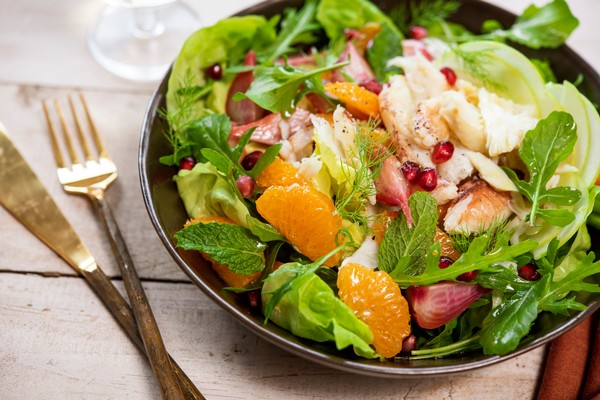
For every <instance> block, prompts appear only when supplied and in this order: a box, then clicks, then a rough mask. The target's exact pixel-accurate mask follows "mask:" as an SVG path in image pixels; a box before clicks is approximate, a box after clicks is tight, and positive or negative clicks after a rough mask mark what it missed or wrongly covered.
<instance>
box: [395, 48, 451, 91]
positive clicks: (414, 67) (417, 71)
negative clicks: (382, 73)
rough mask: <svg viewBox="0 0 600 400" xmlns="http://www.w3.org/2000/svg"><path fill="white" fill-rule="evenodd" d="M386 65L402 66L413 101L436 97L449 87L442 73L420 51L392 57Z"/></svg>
mask: <svg viewBox="0 0 600 400" xmlns="http://www.w3.org/2000/svg"><path fill="white" fill-rule="evenodd" d="M388 65H391V66H396V67H400V68H402V70H403V71H404V76H405V77H406V80H407V82H408V86H409V88H410V92H411V94H412V98H413V100H414V101H415V103H419V102H421V101H423V100H427V99H431V98H433V97H437V96H439V95H440V94H442V92H444V91H446V90H448V89H449V88H450V87H449V85H448V82H447V81H446V77H445V76H444V74H442V73H441V72H440V70H439V69H438V68H437V67H436V66H435V65H434V64H433V63H432V62H431V61H429V60H428V59H427V58H425V56H423V54H421V52H417V53H416V54H415V55H414V56H411V57H395V58H392V59H391V60H390V61H389V62H388Z"/></svg>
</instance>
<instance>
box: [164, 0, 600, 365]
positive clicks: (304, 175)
mask: <svg viewBox="0 0 600 400" xmlns="http://www.w3.org/2000/svg"><path fill="white" fill-rule="evenodd" d="M459 8H460V3H459V2H456V1H441V0H428V1H422V2H401V3H399V5H398V6H397V7H396V8H395V9H393V10H387V11H386V12H384V11H382V10H380V9H379V8H378V7H377V6H376V5H374V4H373V3H371V2H369V1H368V0H344V1H341V0H308V1H306V2H305V4H304V5H303V7H302V8H300V9H297V10H296V9H288V10H285V12H284V13H283V14H282V15H277V16H275V17H272V18H270V19H267V18H265V17H264V16H259V15H249V16H242V17H232V18H228V19H225V20H222V21H220V22H218V23H217V24H215V25H214V26H211V27H207V28H203V29H201V30H199V31H197V32H195V33H194V34H193V35H192V36H191V37H190V38H189V39H188V40H187V41H186V43H185V45H184V46H183V48H182V50H181V52H180V54H179V56H178V58H177V59H176V61H175V63H174V65H173V69H172V72H171V75H170V78H169V82H168V91H167V95H166V103H167V106H166V109H165V110H163V112H162V115H163V117H164V118H165V119H166V121H167V122H168V127H169V128H168V131H167V132H166V133H165V134H166V137H167V138H168V140H169V142H170V144H171V145H172V149H171V152H170V153H169V154H167V155H165V156H164V157H162V158H161V162H162V163H164V164H166V165H170V166H174V167H176V168H177V173H176V174H175V176H174V181H175V182H176V185H177V189H178V192H179V194H180V197H181V199H182V202H183V204H184V206H185V209H186V211H187V213H188V215H189V221H188V222H187V223H186V225H185V226H184V227H182V229H181V230H180V231H179V232H177V233H176V234H175V240H176V242H177V246H178V247H180V248H182V249H184V250H189V251H199V252H200V253H201V254H202V256H203V257H204V258H205V259H206V260H207V261H208V265H209V266H207V267H206V268H210V265H211V266H212V268H213V269H214V270H215V271H216V273H217V274H218V275H219V276H220V277H221V278H222V279H223V281H224V282H225V286H226V289H225V290H231V291H234V292H236V293H238V295H239V296H240V297H241V298H243V299H245V301H248V302H249V303H250V305H251V306H252V307H253V308H254V309H255V310H256V312H257V313H262V315H263V316H264V319H265V323H267V322H268V321H272V322H273V323H275V324H277V325H279V326H281V327H283V328H285V329H287V330H289V331H291V332H292V333H293V334H294V335H297V336H299V337H302V338H306V339H311V340H314V341H318V342H326V341H328V342H333V343H334V344H335V346H336V347H337V349H339V350H342V349H347V350H346V351H353V352H354V353H355V354H356V355H357V356H359V357H365V358H379V359H382V360H383V359H389V358H410V359H421V358H434V357H444V356H450V355H452V354H459V353H463V352H467V351H482V352H483V353H484V354H487V355H492V354H495V355H503V354H506V353H509V352H511V351H513V350H514V349H515V348H516V347H517V346H518V345H519V343H521V341H523V340H527V335H528V334H529V333H530V332H531V330H532V327H533V326H534V325H535V324H536V321H537V320H538V318H543V315H544V314H548V313H553V314H562V315H570V313H573V312H578V311H581V310H584V309H585V308H586V306H585V305H584V304H582V302H580V300H578V297H577V293H578V292H600V286H599V285H598V284H597V283H595V282H597V280H598V277H597V275H598V274H600V262H596V261H595V255H594V254H593V253H592V252H590V247H591V242H590V236H589V234H588V228H587V226H586V220H587V219H588V217H589V216H590V214H593V215H592V216H591V217H590V221H593V220H594V218H596V217H595V212H594V204H595V199H596V196H597V194H598V187H597V186H595V183H596V179H597V178H598V174H599V173H600V153H598V151H594V149H598V148H600V117H599V116H598V112H597V110H596V107H595V105H594V104H592V103H591V102H590V100H588V99H587V98H586V97H585V96H584V95H583V94H581V93H580V91H579V90H578V85H579V84H580V83H581V82H569V81H564V82H557V81H556V78H555V76H554V73H553V71H552V65H551V64H550V63H549V62H548V61H547V60H543V59H535V58H528V57H527V56H526V55H524V54H523V53H522V52H520V51H519V50H517V49H516V48H514V47H513V45H514V44H518V45H519V48H521V49H522V48H524V47H529V48H533V49H540V48H556V47H558V46H560V45H562V44H563V43H564V41H565V40H566V39H567V38H568V36H569V35H570V33H571V32H572V31H573V30H574V29H575V28H576V27H577V25H578V20H577V19H576V18H575V17H574V16H573V15H572V14H571V11H570V10H569V7H568V5H567V4H566V2H565V1H564V0H553V1H551V2H550V3H548V4H546V5H545V6H542V7H536V6H533V5H532V6H530V7H529V8H527V9H526V10H525V11H524V13H523V14H522V15H521V16H519V17H518V18H517V19H516V21H515V23H514V24H513V25H512V26H511V27H503V26H502V25H500V23H499V22H497V21H486V22H485V23H484V24H483V26H482V27H481V32H480V33H473V32H470V31H468V30H467V29H466V28H465V27H464V26H462V25H459V24H457V23H454V22H451V21H450V20H449V19H448V18H450V17H451V16H452V15H453V14H454V13H456V12H460V10H459ZM597 211H598V213H599V214H600V208H599V209H598V210H597ZM594 279H595V281H594Z"/></svg>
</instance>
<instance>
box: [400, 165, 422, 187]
mask: <svg viewBox="0 0 600 400" xmlns="http://www.w3.org/2000/svg"><path fill="white" fill-rule="evenodd" d="M420 172H421V166H420V165H419V164H417V163H416V162H413V161H406V162H405V163H404V164H402V174H403V175H404V177H405V178H406V180H407V181H408V183H415V182H416V181H417V178H418V176H419V173H420Z"/></svg>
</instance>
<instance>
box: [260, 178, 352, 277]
mask: <svg viewBox="0 0 600 400" xmlns="http://www.w3.org/2000/svg"><path fill="white" fill-rule="evenodd" d="M256 210H257V211H258V213H259V214H260V215H261V216H262V217H263V218H264V219H266V220H267V221H268V222H269V223H270V224H271V225H273V226H274V227H275V229H277V230H278V231H279V232H280V233H281V234H282V235H283V236H285V237H286V239H287V240H289V241H290V242H291V243H292V244H293V245H294V246H295V247H296V248H297V249H298V251H299V252H300V253H302V254H304V255H305V256H307V257H308V258H310V259H311V260H313V261H314V260H316V259H318V258H319V257H321V256H324V255H325V254H327V253H329V252H330V251H332V250H334V249H335V248H336V247H337V243H336V238H337V237H338V232H339V230H340V229H341V228H342V217H340V215H339V214H338V213H337V211H336V209H335V206H334V204H333V201H332V200H331V199H330V198H329V197H328V196H326V195H325V194H323V193H321V192H319V191H318V190H317V189H315V188H314V187H313V186H310V185H307V186H302V185H299V184H293V185H291V186H288V187H284V186H271V187H269V188H268V189H266V190H265V192H264V193H263V194H262V196H260V197H259V198H258V200H256ZM340 256H341V254H340V252H338V253H336V254H335V255H334V256H332V257H330V258H329V259H328V260H327V261H326V262H325V265H327V266H329V267H333V266H335V265H337V264H338V263H339V260H340Z"/></svg>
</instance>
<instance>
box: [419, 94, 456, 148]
mask: <svg viewBox="0 0 600 400" xmlns="http://www.w3.org/2000/svg"><path fill="white" fill-rule="evenodd" d="M414 123H415V124H414V132H415V134H414V135H413V136H412V139H413V141H414V142H415V143H416V144H418V145H419V146H421V147H423V148H425V149H428V148H430V147H433V146H435V145H436V144H437V143H438V142H441V141H444V140H448V138H449V136H450V130H449V129H448V125H447V124H446V121H445V120H444V119H443V118H442V116H441V115H440V100H439V98H433V99H429V100H425V101H422V102H420V103H419V104H418V105H417V110H416V112H415V116H414Z"/></svg>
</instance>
